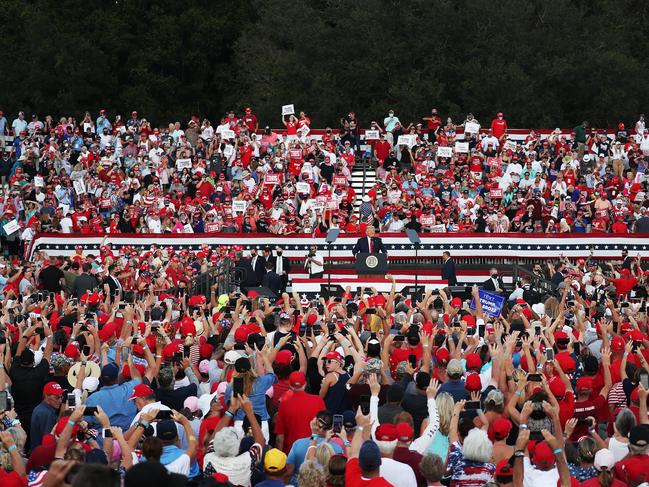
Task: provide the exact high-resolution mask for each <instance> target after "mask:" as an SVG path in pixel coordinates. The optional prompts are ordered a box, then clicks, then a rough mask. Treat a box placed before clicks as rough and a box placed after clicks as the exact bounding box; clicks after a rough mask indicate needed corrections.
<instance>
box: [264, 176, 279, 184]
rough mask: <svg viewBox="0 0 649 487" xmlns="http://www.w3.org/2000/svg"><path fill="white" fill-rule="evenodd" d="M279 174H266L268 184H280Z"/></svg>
mask: <svg viewBox="0 0 649 487" xmlns="http://www.w3.org/2000/svg"><path fill="white" fill-rule="evenodd" d="M279 177H280V175H279V174H266V179H265V181H264V182H265V183H266V184H279Z"/></svg>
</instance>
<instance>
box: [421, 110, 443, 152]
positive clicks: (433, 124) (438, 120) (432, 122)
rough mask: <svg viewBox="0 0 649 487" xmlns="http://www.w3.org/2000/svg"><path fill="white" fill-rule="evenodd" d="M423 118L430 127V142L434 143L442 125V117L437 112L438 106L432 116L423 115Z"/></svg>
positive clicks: (431, 112) (432, 111)
mask: <svg viewBox="0 0 649 487" xmlns="http://www.w3.org/2000/svg"><path fill="white" fill-rule="evenodd" d="M422 120H423V121H424V122H426V126H427V128H428V142H430V143H431V144H434V143H435V142H436V141H437V135H436V132H437V129H438V128H440V127H441V125H442V117H440V116H439V115H438V114H437V108H433V109H432V110H431V111H430V117H423V118H422Z"/></svg>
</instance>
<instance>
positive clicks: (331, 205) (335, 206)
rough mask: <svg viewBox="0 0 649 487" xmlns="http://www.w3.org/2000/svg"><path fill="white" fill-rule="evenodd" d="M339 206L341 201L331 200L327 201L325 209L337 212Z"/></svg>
mask: <svg viewBox="0 0 649 487" xmlns="http://www.w3.org/2000/svg"><path fill="white" fill-rule="evenodd" d="M339 204H340V201H338V200H334V199H330V200H327V202H326V203H325V208H326V209H327V210H337V209H338V205H339Z"/></svg>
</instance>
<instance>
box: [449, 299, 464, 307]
mask: <svg viewBox="0 0 649 487" xmlns="http://www.w3.org/2000/svg"><path fill="white" fill-rule="evenodd" d="M451 306H453V307H454V308H460V307H462V300H461V299H460V298H453V299H451Z"/></svg>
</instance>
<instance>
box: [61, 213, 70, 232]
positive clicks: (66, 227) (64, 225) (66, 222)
mask: <svg viewBox="0 0 649 487" xmlns="http://www.w3.org/2000/svg"><path fill="white" fill-rule="evenodd" d="M59 223H60V224H61V231H62V232H63V233H72V218H70V217H69V216H65V217H63V218H61V221H60V222H59Z"/></svg>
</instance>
